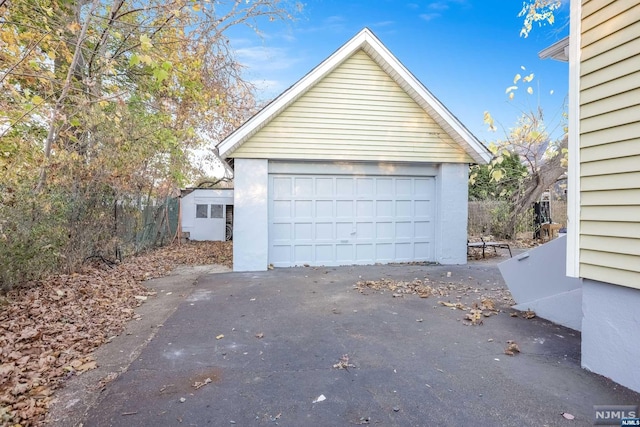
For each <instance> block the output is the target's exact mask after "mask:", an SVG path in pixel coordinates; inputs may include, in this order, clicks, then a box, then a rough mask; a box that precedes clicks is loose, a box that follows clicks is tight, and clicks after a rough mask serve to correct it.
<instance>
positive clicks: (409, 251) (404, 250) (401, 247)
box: [396, 243, 413, 261]
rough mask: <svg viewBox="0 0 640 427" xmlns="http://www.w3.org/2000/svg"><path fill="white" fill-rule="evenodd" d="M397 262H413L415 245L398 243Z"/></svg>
mask: <svg viewBox="0 0 640 427" xmlns="http://www.w3.org/2000/svg"><path fill="white" fill-rule="evenodd" d="M396 261H413V244H411V243H396Z"/></svg>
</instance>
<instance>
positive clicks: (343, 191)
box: [336, 178, 354, 198]
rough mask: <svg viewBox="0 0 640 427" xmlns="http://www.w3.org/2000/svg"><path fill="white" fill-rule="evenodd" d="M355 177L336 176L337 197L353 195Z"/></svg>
mask: <svg viewBox="0 0 640 427" xmlns="http://www.w3.org/2000/svg"><path fill="white" fill-rule="evenodd" d="M353 186H354V183H353V178H336V197H337V198H340V197H349V198H351V197H353Z"/></svg>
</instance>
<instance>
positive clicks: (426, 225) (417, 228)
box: [413, 221, 433, 239]
mask: <svg viewBox="0 0 640 427" xmlns="http://www.w3.org/2000/svg"><path fill="white" fill-rule="evenodd" d="M432 228H433V224H431V221H416V222H414V223H413V235H414V236H415V237H416V238H418V239H428V238H430V237H433V236H431V229H432Z"/></svg>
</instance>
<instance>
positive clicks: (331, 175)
mask: <svg viewBox="0 0 640 427" xmlns="http://www.w3.org/2000/svg"><path fill="white" fill-rule="evenodd" d="M218 149H219V153H220V156H221V157H222V158H226V159H229V158H232V159H233V163H234V191H235V192H234V205H235V212H236V213H235V218H234V248H233V258H234V270H235V271H255V270H265V269H266V268H267V267H268V266H269V265H273V266H275V267H289V266H297V265H324V266H336V265H351V264H374V263H393V262H413V261H426V262H439V263H443V264H464V263H466V260H467V256H466V242H467V240H466V239H467V231H466V230H467V194H468V193H467V181H468V171H469V164H485V163H487V162H488V161H489V160H490V159H491V154H490V152H489V151H488V150H487V149H486V147H485V146H484V145H483V144H482V143H480V142H479V141H478V140H477V139H476V138H475V137H474V136H473V135H472V134H471V132H469V130H467V129H466V128H465V127H464V126H463V125H462V124H461V123H460V121H458V120H457V119H456V117H454V116H453V114H451V112H450V111H449V110H447V109H446V108H445V106H444V105H443V104H442V103H441V102H440V101H438V100H437V99H436V98H435V97H434V96H433V95H432V94H431V93H430V92H429V91H428V90H427V89H426V88H425V87H424V86H423V85H422V83H420V82H419V81H418V80H417V79H416V78H415V76H414V75H413V74H411V73H410V72H409V71H408V70H407V69H406V68H405V67H404V66H403V65H402V64H401V63H400V61H398V59H396V58H395V57H394V56H393V55H392V54H391V52H389V50H387V48H386V47H385V46H384V45H383V44H382V43H381V42H380V40H379V39H378V38H377V37H376V36H375V35H374V34H373V33H372V32H371V31H370V30H369V29H366V28H365V29H363V30H362V31H360V32H359V33H358V34H357V35H356V36H355V37H353V38H352V39H351V40H349V41H348V42H347V43H346V44H345V45H343V46H342V47H340V48H339V49H338V50H337V51H336V52H335V53H333V54H332V55H331V56H329V57H328V58H327V59H326V60H325V61H323V62H322V63H321V64H320V65H318V66H317V67H316V68H314V69H313V70H312V71H311V72H309V73H308V74H307V75H305V76H304V77H303V78H302V79H301V80H299V81H298V82H297V83H295V84H294V85H293V86H292V87H290V88H289V89H287V90H286V91H285V92H284V93H282V94H281V95H280V96H279V97H278V98H276V99H275V100H274V101H272V102H271V103H270V104H268V105H267V106H266V107H265V108H263V109H262V110H261V111H260V112H258V113H257V114H256V115H255V116H253V117H252V118H251V119H249V120H248V121H247V122H245V123H244V124H243V125H242V126H241V127H240V128H238V129H237V130H236V131H235V132H233V133H232V134H231V135H230V136H228V137H227V138H226V139H225V140H223V141H222V142H221V143H220V144H219V145H218Z"/></svg>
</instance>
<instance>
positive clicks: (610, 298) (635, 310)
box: [582, 279, 640, 392]
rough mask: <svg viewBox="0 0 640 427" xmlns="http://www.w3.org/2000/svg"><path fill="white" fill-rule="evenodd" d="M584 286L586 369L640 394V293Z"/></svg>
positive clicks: (601, 285)
mask: <svg viewBox="0 0 640 427" xmlns="http://www.w3.org/2000/svg"><path fill="white" fill-rule="evenodd" d="M582 285H583V287H582V312H583V315H584V317H583V319H582V367H583V368H585V369H588V370H590V371H592V372H595V373H597V374H600V375H603V376H605V377H608V378H611V379H612V380H613V381H615V382H617V383H620V384H622V385H623V386H625V387H628V388H630V389H632V390H635V391H638V392H640V354H639V353H638V351H639V349H640V344H639V343H640V309H639V307H640V290H637V289H632V288H627V287H624V286H617V285H611V284H608V283H602V282H596V281H593V280H588V279H583V281H582Z"/></svg>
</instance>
